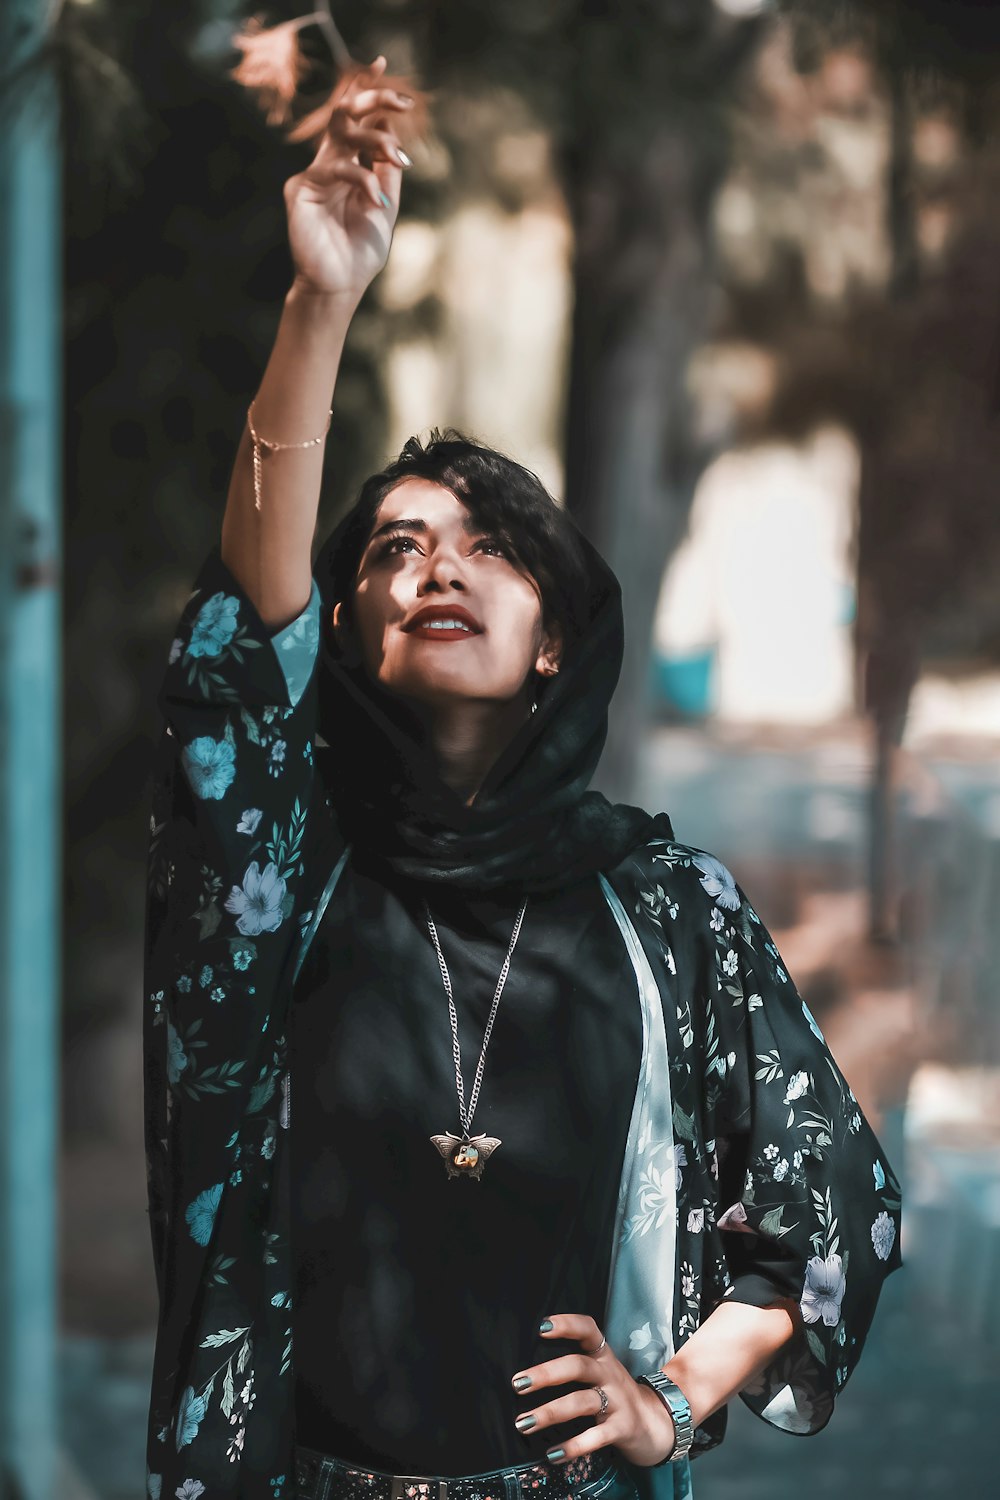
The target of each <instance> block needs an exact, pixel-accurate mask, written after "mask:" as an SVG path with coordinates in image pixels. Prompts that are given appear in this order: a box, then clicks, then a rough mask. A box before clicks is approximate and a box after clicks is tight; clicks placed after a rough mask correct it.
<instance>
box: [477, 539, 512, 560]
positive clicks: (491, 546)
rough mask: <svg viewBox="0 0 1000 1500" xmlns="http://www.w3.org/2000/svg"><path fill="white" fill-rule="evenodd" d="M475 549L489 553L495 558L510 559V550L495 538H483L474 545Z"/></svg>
mask: <svg viewBox="0 0 1000 1500" xmlns="http://www.w3.org/2000/svg"><path fill="white" fill-rule="evenodd" d="M476 549H477V550H481V551H484V552H485V551H489V552H490V553H492V554H493V556H495V557H506V558H507V559H508V560H509V559H510V549H509V548H508V547H507V546H506V545H505V544H504V543H503V542H501V541H500V540H499V538H498V537H495V536H484V537H482V538H481V539H480V540H479V541H478V542H477V543H476Z"/></svg>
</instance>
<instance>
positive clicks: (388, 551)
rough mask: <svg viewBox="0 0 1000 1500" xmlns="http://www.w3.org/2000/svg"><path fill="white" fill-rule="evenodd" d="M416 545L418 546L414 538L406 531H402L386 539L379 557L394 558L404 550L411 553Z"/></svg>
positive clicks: (379, 551)
mask: <svg viewBox="0 0 1000 1500" xmlns="http://www.w3.org/2000/svg"><path fill="white" fill-rule="evenodd" d="M416 545H417V544H416V542H415V541H414V540H413V538H412V536H410V535H409V534H408V533H407V532H405V531H401V532H398V533H397V534H396V535H395V536H390V537H387V538H386V539H385V541H384V542H383V543H382V545H381V546H380V547H379V549H378V553H377V556H378V557H380V558H382V557H393V556H396V555H397V554H399V553H401V552H403V551H404V550H405V551H407V552H408V551H410V549H411V548H414V547H416Z"/></svg>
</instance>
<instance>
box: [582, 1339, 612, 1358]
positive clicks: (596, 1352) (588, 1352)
mask: <svg viewBox="0 0 1000 1500" xmlns="http://www.w3.org/2000/svg"><path fill="white" fill-rule="evenodd" d="M607 1342H608V1340H607V1336H606V1335H605V1337H604V1338H602V1339H601V1342H600V1343H599V1344H598V1346H597V1348H596V1349H584V1351H583V1352H584V1354H600V1352H601V1350H602V1349H603V1348H604V1346H605V1344H606V1343H607Z"/></svg>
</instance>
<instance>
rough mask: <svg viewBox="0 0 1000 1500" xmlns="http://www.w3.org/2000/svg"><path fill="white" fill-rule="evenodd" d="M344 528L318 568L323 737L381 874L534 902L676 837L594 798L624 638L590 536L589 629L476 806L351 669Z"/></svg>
mask: <svg viewBox="0 0 1000 1500" xmlns="http://www.w3.org/2000/svg"><path fill="white" fill-rule="evenodd" d="M343 528H344V523H343V522H342V523H341V525H340V526H338V527H337V529H336V530H335V531H334V532H333V533H332V535H331V536H330V537H329V538H328V539H327V541H326V542H325V543H324V545H323V547H322V548H321V550H320V552H319V554H318V556H317V558H316V563H315V566H314V569H313V572H314V576H315V577H316V581H317V583H318V585H319V588H320V592H321V594H322V620H321V626H320V648H319V666H318V672H319V708H318V712H319V721H318V727H319V733H320V736H321V737H322V739H323V740H325V741H326V744H325V745H323V744H319V745H317V747H316V752H315V753H316V762H317V768H318V770H319V773H320V775H321V776H322V778H323V781H324V783H325V785H326V787H327V789H328V791H329V792H330V794H331V801H332V803H333V806H334V809H335V811H336V814H337V818H338V821H339V823H340V827H341V830H342V832H343V834H344V837H345V838H346V839H347V841H348V842H349V843H350V844H351V845H352V846H353V847H354V848H355V849H356V850H357V851H358V852H359V853H362V852H363V854H364V856H365V857H366V860H367V861H368V862H369V863H371V862H374V863H375V864H376V865H380V864H381V865H382V866H384V867H388V869H389V870H391V871H392V872H393V873H394V874H395V875H396V876H398V877H402V878H404V879H412V880H416V881H425V882H429V883H431V884H435V885H438V886H441V885H449V886H455V887H459V888H461V889H464V890H467V891H469V892H487V891H491V892H494V891H496V892H499V891H503V890H505V889H506V890H509V891H518V892H524V893H527V892H534V891H544V890H552V889H556V888H560V887H563V886H566V885H568V884H570V883H571V882H573V881H575V880H579V879H582V878H583V877H585V876H587V875H591V874H593V873H594V872H596V871H598V870H606V869H611V868H613V866H615V865H616V864H618V863H619V862H620V861H621V860H622V859H624V858H625V856H626V855H627V854H628V853H629V852H630V850H632V849H634V848H635V847H636V846H637V845H639V844H643V843H645V842H646V841H647V840H648V839H650V838H652V837H665V838H670V837H672V836H673V830H672V828H671V825H670V819H669V818H668V817H667V815H666V814H665V813H661V814H659V815H658V816H656V817H655V818H654V817H653V816H651V815H650V814H649V813H647V812H644V811H643V810H642V809H641V808H638V807H630V806H628V805H627V804H625V803H611V802H609V801H608V800H607V798H606V797H604V796H603V795H602V794H601V793H600V792H596V791H588V790H587V788H588V785H589V782H590V779H591V777H592V776H593V774H594V771H595V770H596V768H597V763H598V761H599V759H600V756H601V751H602V750H603V748H604V741H605V738H606V736H607V729H608V704H609V702H610V699H611V695H612V693H613V692H614V689H615V686H616V684H617V682H618V676H619V673H620V671H621V665H622V654H623V650H624V642H625V629H624V621H623V618H622V605H621V587H620V585H619V583H618V579H617V578H616V577H615V575H614V573H613V572H612V571H611V569H610V568H609V567H608V565H607V563H605V561H604V559H603V558H602V557H601V556H600V554H599V553H598V552H597V551H596V549H595V548H594V547H593V546H592V545H591V544H590V543H589V542H588V541H587V540H586V538H585V537H583V536H581V538H580V540H581V543H582V546H583V551H584V556H585V560H586V565H587V572H588V590H587V609H588V618H587V623H586V626H585V628H584V630H583V631H582V633H581V636H580V638H579V639H578V640H577V641H576V642H574V643H573V644H572V646H571V647H569V648H568V649H567V650H566V651H565V652H564V653H563V657H562V660H561V663H560V670H559V673H558V675H557V676H555V677H553V678H550V679H548V680H547V681H546V683H545V685H544V687H543V688H542V689H541V691H540V694H539V700H538V709H537V712H535V713H533V714H532V715H531V716H530V718H529V719H528V720H527V721H526V723H525V724H523V725H522V726H521V728H520V729H519V730H518V731H517V732H516V734H515V735H514V737H513V738H512V739H511V741H510V742H509V743H508V745H507V746H506V747H505V749H504V750H503V752H502V753H501V755H500V757H499V758H498V760H497V761H496V762H495V764H494V765H493V766H492V768H491V769H490V771H489V773H488V774H487V776H486V779H485V781H484V782H483V784H482V786H481V787H480V789H479V791H478V793H477V794H476V797H475V799H474V801H473V802H472V804H471V806H467V805H466V804H465V803H464V802H463V801H462V799H461V797H460V796H459V795H458V793H457V792H455V791H453V790H452V788H451V787H449V786H448V785H447V783H446V782H444V781H443V780H442V778H441V776H440V775H439V774H438V772H437V770H436V769H435V766H434V764H433V762H432V759H431V757H430V755H429V753H428V752H427V750H426V749H425V748H424V747H423V746H422V745H421V743H420V738H419V729H418V724H417V720H416V719H415V717H414V716H413V715H412V713H411V711H410V710H409V709H408V708H407V707H406V705H405V704H404V703H402V702H401V700H399V699H398V698H395V697H393V696H392V695H391V694H389V693H386V692H385V691H384V690H383V689H382V688H380V687H379V686H378V685H377V684H376V683H374V682H373V681H372V680H371V678H370V677H369V676H368V674H367V672H366V671H365V670H364V669H363V668H361V667H349V666H346V665H345V664H344V662H343V661H342V660H341V657H340V653H339V650H338V647H337V645H336V641H335V638H334V635H333V628H332V624H331V620H330V616H331V614H332V610H333V605H334V602H335V600H334V598H333V596H332V594H331V592H330V568H329V559H330V557H331V556H332V555H334V554H335V552H336V549H337V547H338V545H339V543H340V539H341V534H342V531H343Z"/></svg>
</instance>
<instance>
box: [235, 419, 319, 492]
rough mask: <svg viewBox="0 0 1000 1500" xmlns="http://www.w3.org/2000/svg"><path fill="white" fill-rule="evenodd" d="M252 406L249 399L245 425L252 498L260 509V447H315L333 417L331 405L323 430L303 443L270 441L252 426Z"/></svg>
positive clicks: (274, 449)
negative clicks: (250, 455) (250, 452)
mask: <svg viewBox="0 0 1000 1500" xmlns="http://www.w3.org/2000/svg"><path fill="white" fill-rule="evenodd" d="M253 406H254V404H253V401H251V402H250V405H249V406H248V407H247V427H248V428H249V429H250V441H251V443H252V444H253V498H254V506H255V507H256V509H257V510H260V481H261V457H260V450H261V449H262V448H270V449H271V451H272V452H274V451H276V450H279V449H281V448H315V447H316V445H317V443H321V442H322V441H323V439H324V438H325V437H326V435H327V433H328V432H329V431H330V420H331V418H332V417H333V407H332V406H331V407H330V410H329V412H328V413H327V418H326V426H325V427H324V428H323V431H322V432H321V433H320V435H319V437H314V438H310V439H309V440H308V442H305V443H272V442H269V441H268V439H267V438H262V437H261V436H260V434H259V433H258V432H257V430H256V428H255V427H254V425H253Z"/></svg>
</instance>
